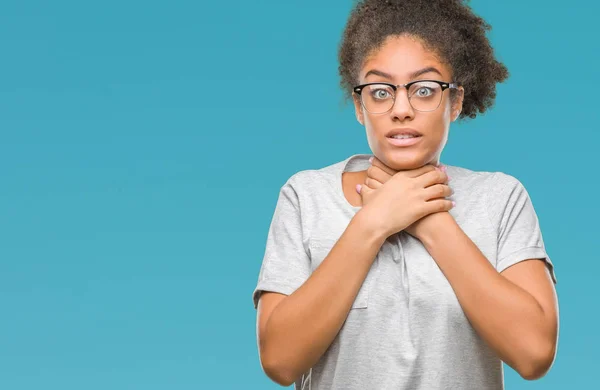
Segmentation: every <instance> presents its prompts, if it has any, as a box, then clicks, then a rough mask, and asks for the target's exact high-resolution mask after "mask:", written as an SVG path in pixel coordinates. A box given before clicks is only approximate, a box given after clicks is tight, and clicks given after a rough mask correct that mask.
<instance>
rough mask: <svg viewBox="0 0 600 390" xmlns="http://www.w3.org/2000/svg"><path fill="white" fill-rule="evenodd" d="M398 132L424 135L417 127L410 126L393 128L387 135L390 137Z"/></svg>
mask: <svg viewBox="0 0 600 390" xmlns="http://www.w3.org/2000/svg"><path fill="white" fill-rule="evenodd" d="M397 134H410V135H416V136H422V135H423V134H421V133H419V132H418V131H417V130H415V129H411V128H409V127H405V128H398V129H392V130H390V131H388V132H387V134H386V135H385V136H386V137H388V138H389V137H391V136H393V135H397Z"/></svg>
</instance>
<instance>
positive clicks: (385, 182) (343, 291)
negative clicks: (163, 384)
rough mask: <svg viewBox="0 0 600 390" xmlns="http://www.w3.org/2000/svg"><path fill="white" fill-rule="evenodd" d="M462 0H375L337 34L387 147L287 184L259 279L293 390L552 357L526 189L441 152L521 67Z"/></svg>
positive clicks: (347, 77) (270, 331)
mask: <svg viewBox="0 0 600 390" xmlns="http://www.w3.org/2000/svg"><path fill="white" fill-rule="evenodd" d="M488 29H489V25H487V24H486V23H485V21H483V20H482V19H481V18H479V17H477V16H476V15H474V14H473V13H472V11H471V10H470V8H469V7H467V6H466V5H464V4H463V2H462V1H460V0H435V1H433V0H396V1H384V0H366V1H362V2H360V3H358V4H357V6H356V8H355V9H354V10H353V12H352V13H351V16H350V19H349V21H348V24H347V26H346V28H345V31H344V35H343V40H342V43H341V46H340V52H339V59H340V67H339V69H340V74H341V79H342V82H341V84H342V86H343V88H344V89H345V90H346V91H347V92H348V95H349V96H351V97H352V99H353V102H354V106H355V110H356V117H357V119H358V121H359V122H360V123H361V124H363V125H364V126H365V129H366V134H367V139H368V143H369V146H370V149H371V150H372V152H373V155H367V154H357V155H352V156H350V157H348V158H347V159H345V160H344V161H340V162H337V163H335V164H332V165H330V166H327V167H324V168H322V169H317V170H305V171H300V172H298V173H296V174H294V175H293V176H292V177H290V178H289V180H288V181H287V182H286V183H285V184H284V185H283V187H282V188H281V192H280V194H279V199H278V202H277V206H276V209H275V213H274V215H273V220H272V222H271V226H270V229H269V233H268V237H267V245H266V250H265V257H264V259H263V263H262V267H261V270H260V275H259V280H258V285H257V286H256V289H255V290H254V293H253V300H254V305H255V307H256V308H258V318H257V336H258V344H259V351H260V361H261V364H262V367H263V369H264V371H265V372H266V374H267V375H268V376H269V377H270V378H271V379H272V380H273V381H275V382H277V383H279V384H281V385H291V384H292V383H295V385H296V386H295V387H296V389H313V390H315V389H411V390H415V389H423V390H424V389H427V390H432V389H478V390H481V389H502V388H503V387H504V386H503V370H502V361H504V362H506V363H507V364H508V365H510V366H511V367H512V368H514V369H515V370H516V371H517V372H518V373H519V374H520V375H521V376H522V377H523V378H525V379H529V380H532V379H537V378H540V377H542V376H543V375H545V373H546V372H547V371H548V370H549V368H550V366H551V365H552V362H553V361H554V358H555V353H556V345H557V338H558V307H557V306H558V305H557V300H556V294H555V289H554V284H555V283H556V276H555V274H554V267H553V264H552V262H551V260H550V258H549V256H548V254H547V253H546V251H545V247H544V243H543V239H542V234H541V231H540V228H539V223H538V219H537V216H536V213H535V211H534V208H533V205H532V203H531V200H530V198H529V195H528V193H527V191H526V190H525V188H524V187H523V185H522V184H521V183H520V182H519V180H517V179H516V178H514V177H513V176H510V175H508V174H505V173H502V172H476V171H472V170H469V169H467V168H461V167H457V166H452V165H442V164H440V155H441V152H442V150H443V148H444V146H445V144H446V140H447V139H448V131H449V127H450V123H451V122H453V121H455V120H457V119H458V118H475V117H476V115H477V114H478V113H483V112H485V111H486V110H487V109H488V108H490V107H491V106H492V105H493V101H494V98H495V86H496V83H498V82H502V81H504V80H505V79H506V78H507V76H508V72H507V70H506V68H505V67H504V65H502V64H501V63H499V62H498V61H497V60H496V59H495V58H494V53H493V49H492V48H491V47H490V44H489V42H488V40H487V38H486V36H485V32H486V30H488Z"/></svg>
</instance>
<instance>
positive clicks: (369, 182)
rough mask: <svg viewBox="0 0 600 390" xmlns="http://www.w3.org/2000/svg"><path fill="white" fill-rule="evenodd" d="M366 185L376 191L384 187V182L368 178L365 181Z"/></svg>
mask: <svg viewBox="0 0 600 390" xmlns="http://www.w3.org/2000/svg"><path fill="white" fill-rule="evenodd" d="M390 177H391V176H390ZM365 184H366V185H367V186H368V187H369V188H372V189H374V190H376V189H378V188H380V187H381V186H382V185H383V183H382V182H380V181H378V180H375V179H373V178H372V177H367V178H366V179H365Z"/></svg>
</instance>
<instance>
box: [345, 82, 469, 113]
mask: <svg viewBox="0 0 600 390" xmlns="http://www.w3.org/2000/svg"><path fill="white" fill-rule="evenodd" d="M423 82H429V83H436V84H439V85H440V87H442V93H443V92H444V91H445V90H446V89H458V87H461V86H462V83H459V82H456V81H454V82H449V83H447V82H445V81H440V80H415V81H411V82H410V83H406V84H398V85H395V84H392V83H386V82H383V81H379V82H373V83H366V84H361V85H357V86H356V87H354V88H352V90H353V91H354V92H355V93H356V94H357V95H359V96H360V104H362V106H363V107H365V104H364V103H363V100H362V95H361V93H362V90H363V89H364V88H365V87H368V86H369V85H387V86H389V87H390V88H392V89H393V90H394V102H393V103H392V106H391V107H390V108H389V109H388V110H387V111H384V112H377V113H376V114H385V113H386V112H388V111H390V110H391V109H392V108H393V107H394V104H396V92H397V91H398V89H399V88H406V91H407V92H408V89H409V88H410V87H411V86H412V85H413V84H417V83H423ZM411 98H412V96H409V97H408V101H409V103H410V99H411ZM441 103H442V99H441V97H440V102H439V103H438V105H437V106H436V107H435V108H434V109H432V110H426V111H423V110H417V109H416V108H414V107H413V105H412V103H410V106H411V107H412V108H413V109H414V110H416V111H419V112H431V111H435V110H437V109H438V108H439V106H440V104H441ZM365 110H367V107H365ZM367 111H369V110H367ZM369 112H371V111H369Z"/></svg>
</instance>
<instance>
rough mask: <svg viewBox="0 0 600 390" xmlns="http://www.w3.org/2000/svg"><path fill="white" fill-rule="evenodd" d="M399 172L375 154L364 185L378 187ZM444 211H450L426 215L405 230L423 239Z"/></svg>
mask: <svg viewBox="0 0 600 390" xmlns="http://www.w3.org/2000/svg"><path fill="white" fill-rule="evenodd" d="M438 167H439V168H440V169H446V167H444V166H443V165H441V164H440V165H438ZM397 172H398V171H396V170H393V169H391V168H389V167H388V166H386V165H385V164H383V163H382V162H381V161H379V160H378V159H377V157H375V156H373V161H372V162H371V166H370V167H369V168H368V169H367V178H366V179H365V183H364V184H363V185H366V186H367V187H369V188H371V189H378V188H379V187H381V186H382V185H383V184H384V183H385V182H387V181H388V180H389V179H390V178H391V177H392V176H393V175H395V174H396V173H397ZM361 196H362V195H361ZM443 213H448V212H447V211H444V212H440V213H433V214H429V215H426V216H425V217H423V218H421V219H419V220H417V221H415V222H414V223H413V224H412V225H410V226H408V227H407V228H406V229H404V231H405V232H407V233H408V234H410V235H411V236H413V237H415V238H417V239H419V240H421V238H422V237H424V235H425V234H427V233H428V232H430V231H431V230H430V229H433V228H434V227H435V225H436V218H437V217H439V216H440V215H441V214H443Z"/></svg>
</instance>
